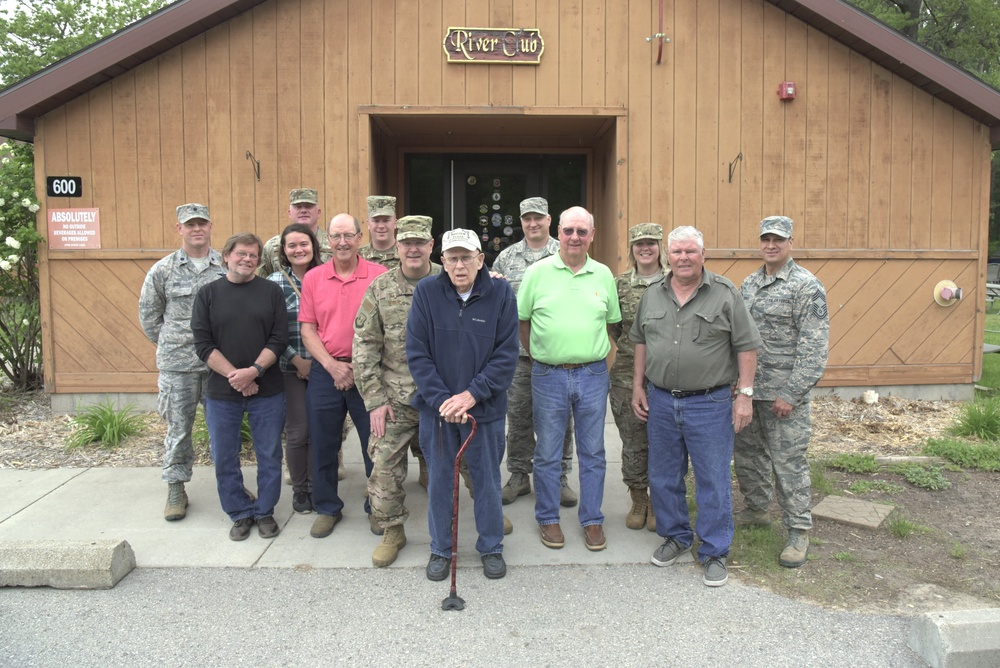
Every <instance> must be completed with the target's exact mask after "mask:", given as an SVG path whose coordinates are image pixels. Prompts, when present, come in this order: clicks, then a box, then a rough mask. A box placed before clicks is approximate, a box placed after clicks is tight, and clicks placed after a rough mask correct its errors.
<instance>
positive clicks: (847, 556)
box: [833, 552, 858, 564]
mask: <svg viewBox="0 0 1000 668" xmlns="http://www.w3.org/2000/svg"><path fill="white" fill-rule="evenodd" d="M833 558H834V559H836V560H837V561H839V562H840V563H842V564H853V563H854V562H856V561H857V560H858V558H857V557H856V556H854V553H853V552H838V553H836V554H835V555H833Z"/></svg>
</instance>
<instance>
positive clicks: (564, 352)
mask: <svg viewBox="0 0 1000 668" xmlns="http://www.w3.org/2000/svg"><path fill="white" fill-rule="evenodd" d="M593 241H594V217H593V216H592V215H591V214H590V213H589V212H588V211H587V210H586V209H584V208H583V207H578V206H575V207H571V208H569V209H567V210H566V211H563V213H562V215H560V216H559V252H558V253H557V254H556V255H551V256H549V257H547V258H545V259H543V260H539V261H538V262H536V263H534V264H533V265H531V266H530V267H528V269H527V270H526V271H525V272H524V279H523V281H522V282H521V288H520V290H518V293H517V313H518V319H519V320H520V325H519V334H520V338H521V345H522V346H524V349H525V351H527V353H528V357H529V358H531V359H532V360H533V363H532V368H531V402H532V412H533V414H534V418H535V431H536V433H537V443H536V445H535V463H534V471H533V476H534V482H535V519H536V520H537V521H538V526H539V529H540V531H541V539H542V544H543V545H545V546H546V547H551V548H553V549H558V548H561V547H562V546H563V545H564V544H565V538H564V536H563V533H562V529H561V528H560V527H559V491H560V480H559V477H560V473H561V459H562V447H563V437H564V436H565V434H566V425H567V423H568V422H569V419H570V416H572V418H573V422H574V423H575V436H576V452H577V457H578V459H579V464H580V465H579V469H580V507H579V512H578V515H579V519H580V524H581V525H583V530H584V544H585V545H586V547H587V549H588V550H595V551H596V550H603V549H604V548H605V546H606V545H607V540H606V539H605V537H604V530H603V528H602V526H601V525H602V524H603V523H604V515H603V513H601V503H602V502H603V500H604V474H605V470H606V468H607V462H606V460H605V457H604V418H605V415H606V413H607V405H608V389H609V386H610V385H609V376H608V366H607V362H606V360H605V358H606V357H607V356H608V353H610V352H611V341H610V338H609V337H610V334H609V327H610V326H611V325H613V324H615V323H617V322H620V321H621V319H622V316H621V310H620V309H619V306H618V290H617V288H616V287H615V278H614V275H612V273H611V270H610V269H608V268H607V267H606V266H605V265H603V264H601V263H600V262H597V261H596V260H593V259H592V258H591V257H590V256H589V255H588V254H587V251H588V250H589V248H590V244H591V243H592V242H593Z"/></svg>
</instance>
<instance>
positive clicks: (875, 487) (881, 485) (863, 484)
mask: <svg viewBox="0 0 1000 668" xmlns="http://www.w3.org/2000/svg"><path fill="white" fill-rule="evenodd" d="M847 491H849V492H850V493H851V494H857V495H858V496H861V495H863V494H868V493H869V492H882V493H883V494H890V495H892V494H899V493H901V492H902V491H903V486H902V485H898V484H896V483H894V482H889V481H888V480H858V481H857V482H855V483H854V484H853V485H851V486H850V487H848V488H847Z"/></svg>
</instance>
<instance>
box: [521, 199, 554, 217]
mask: <svg viewBox="0 0 1000 668" xmlns="http://www.w3.org/2000/svg"><path fill="white" fill-rule="evenodd" d="M526 213H540V214H542V215H543V216H547V215H549V203H548V202H546V201H545V198H544V197H529V198H528V199H525V200H521V215H522V216H523V215H524V214H526Z"/></svg>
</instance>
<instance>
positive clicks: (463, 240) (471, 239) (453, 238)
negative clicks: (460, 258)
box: [441, 228, 483, 253]
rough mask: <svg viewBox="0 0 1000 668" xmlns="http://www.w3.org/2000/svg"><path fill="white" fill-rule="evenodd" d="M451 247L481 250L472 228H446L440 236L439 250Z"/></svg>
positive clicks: (442, 250)
mask: <svg viewBox="0 0 1000 668" xmlns="http://www.w3.org/2000/svg"><path fill="white" fill-rule="evenodd" d="M451 248H464V249H465V250H470V251H476V252H480V253H481V252H482V250H483V247H482V246H480V245H479V235H477V234H476V233H475V232H473V231H472V230H465V229H461V228H459V229H454V230H448V231H447V232H445V233H444V236H443V237H441V252H442V253H443V252H444V251H446V250H449V249H451Z"/></svg>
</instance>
